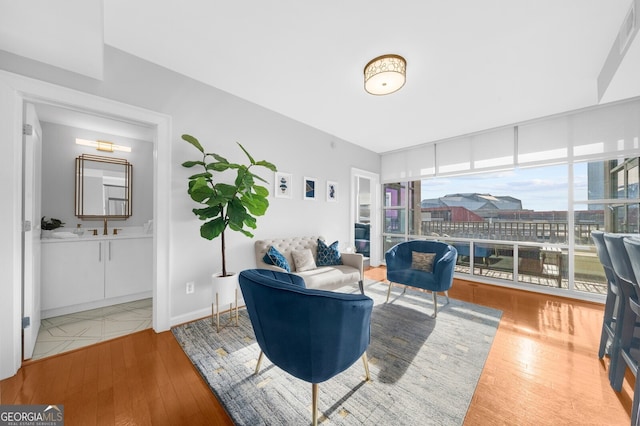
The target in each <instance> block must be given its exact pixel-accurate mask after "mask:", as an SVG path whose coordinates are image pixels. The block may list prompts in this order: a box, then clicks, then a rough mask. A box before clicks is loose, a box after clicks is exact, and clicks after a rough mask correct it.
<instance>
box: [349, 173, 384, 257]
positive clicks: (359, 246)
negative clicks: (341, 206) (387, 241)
mask: <svg viewBox="0 0 640 426" xmlns="http://www.w3.org/2000/svg"><path fill="white" fill-rule="evenodd" d="M351 188H352V190H351V213H350V217H351V222H350V223H351V228H352V232H351V238H352V243H351V244H352V246H353V247H354V248H355V251H356V253H361V254H362V255H363V256H364V257H365V264H368V265H369V266H379V265H380V258H381V254H380V242H379V239H380V237H379V235H380V232H379V228H380V226H379V223H380V212H379V210H380V195H379V193H380V178H379V176H378V174H376V173H372V172H369V171H366V170H361V169H356V168H353V169H351Z"/></svg>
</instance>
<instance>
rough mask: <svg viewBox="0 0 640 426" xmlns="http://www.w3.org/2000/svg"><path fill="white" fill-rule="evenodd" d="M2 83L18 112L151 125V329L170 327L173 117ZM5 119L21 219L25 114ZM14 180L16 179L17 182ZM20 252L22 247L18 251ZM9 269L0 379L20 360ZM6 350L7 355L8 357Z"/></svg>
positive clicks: (2, 74)
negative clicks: (48, 108)
mask: <svg viewBox="0 0 640 426" xmlns="http://www.w3.org/2000/svg"><path fill="white" fill-rule="evenodd" d="M0 82H1V83H4V85H7V86H8V87H10V88H11V89H13V90H14V91H15V98H14V99H13V100H12V103H13V104H14V105H15V106H16V109H17V107H18V105H19V110H20V111H22V105H23V104H24V102H32V103H36V104H37V103H49V104H53V105H57V106H61V107H65V108H71V109H76V110H80V111H85V112H88V113H92V114H96V115H100V116H105V117H108V118H112V119H119V120H125V121H133V122H136V123H138V124H142V125H147V126H150V127H152V128H154V129H155V137H154V140H153V144H154V148H153V159H154V164H153V178H154V184H153V195H154V197H153V216H154V227H153V232H154V234H153V329H154V330H155V331H156V332H161V331H166V330H169V328H170V305H169V290H170V288H169V277H170V267H169V264H170V262H169V260H170V244H169V243H170V225H171V218H170V193H171V132H172V129H171V116H169V115H167V114H163V113H159V112H155V111H151V110H147V109H144V108H140V107H137V106H134V105H129V104H125V103H122V102H118V101H114V100H111V99H106V98H102V97H99V96H96V95H92V94H88V93H84V92H80V91H77V90H74V89H69V88H66V87H62V86H58V85H55V84H51V83H47V82H44V81H41V80H36V79H32V78H29V77H25V76H22V75H19V74H14V73H11V72H7V71H4V70H0ZM9 119H10V120H13V124H12V133H13V137H12V138H11V139H12V140H11V142H12V143H13V145H14V147H13V148H12V149H11V151H13V150H16V151H19V152H14V159H18V160H19V161H17V162H16V163H17V164H18V165H19V166H17V168H18V170H15V168H14V170H13V171H12V174H14V176H12V188H10V191H11V192H12V194H11V195H12V196H11V199H12V200H14V202H12V209H13V217H19V218H20V217H21V205H20V204H21V203H16V202H15V200H16V199H18V200H21V199H22V194H21V193H20V192H21V188H22V178H21V173H22V154H21V152H22V149H21V146H22V120H23V117H22V114H21V113H20V114H17V113H16V114H13V117H10V118H9ZM8 125H11V124H8ZM16 157H19V158H16ZM14 161H15V160H14ZM16 163H14V164H16ZM13 183H17V185H16V184H13ZM14 192H17V193H14ZM14 225H19V224H14ZM17 231H19V229H18V230H17ZM12 232H13V231H12ZM13 244H15V243H13ZM21 252H22V250H21V247H20V251H19V253H21ZM19 261H20V264H21V261H22V259H21V258H20V259H19ZM14 263H15V261H14ZM9 273H10V278H11V290H12V291H11V302H10V303H11V306H10V309H9V310H8V312H3V313H0V323H4V324H7V327H10V328H12V329H11V330H7V329H4V328H2V329H0V335H7V336H8V335H11V339H10V341H5V343H6V344H7V347H6V348H7V351H6V352H5V351H4V350H3V351H2V353H0V379H3V378H5V377H10V376H12V375H14V374H15V373H16V372H17V370H18V368H19V367H20V360H21V359H22V341H21V340H22V339H21V334H22V333H21V330H20V329H18V330H15V329H14V328H15V327H20V326H21V323H22V321H21V315H22V298H21V297H20V294H21V292H22V273H21V268H20V267H18V268H16V267H15V265H14V267H13V268H11V271H10V272H9ZM3 320H7V321H3ZM0 327H4V326H0ZM3 346H4V343H3ZM9 352H10V353H11V356H7V355H9ZM7 374H8V375H7Z"/></svg>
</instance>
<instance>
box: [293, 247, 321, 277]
mask: <svg viewBox="0 0 640 426" xmlns="http://www.w3.org/2000/svg"><path fill="white" fill-rule="evenodd" d="M291 256H293V263H294V264H295V265H296V271H298V272H304V271H309V270H311V269H316V267H317V266H316V262H315V259H314V258H313V252H312V251H311V250H310V249H302V250H294V251H292V252H291Z"/></svg>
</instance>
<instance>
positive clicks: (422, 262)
mask: <svg viewBox="0 0 640 426" xmlns="http://www.w3.org/2000/svg"><path fill="white" fill-rule="evenodd" d="M435 257H436V254H435V253H420V252H417V251H412V252H411V269H419V270H420V271H426V272H433V259H435Z"/></svg>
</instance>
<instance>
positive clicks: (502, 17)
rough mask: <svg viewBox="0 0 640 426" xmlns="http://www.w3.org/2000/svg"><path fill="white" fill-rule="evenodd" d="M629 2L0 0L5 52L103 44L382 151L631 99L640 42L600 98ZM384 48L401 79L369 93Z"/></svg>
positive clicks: (87, 64) (92, 60) (41, 55)
mask: <svg viewBox="0 0 640 426" xmlns="http://www.w3.org/2000/svg"><path fill="white" fill-rule="evenodd" d="M54 4H55V5H54ZM631 4H632V0H563V1H557V0H536V1H531V0H483V1H478V0H457V1H453V2H445V1H435V0H423V1H417V0H397V1H395V2H392V3H390V2H387V1H385V2H383V1H380V0H367V1H365V0H351V1H346V2H345V1H339V0H325V1H322V2H310V1H306V2H301V1H295V0H271V1H268V2H267V1H257V0H253V1H251V0H246V1H237V2H221V1H217V0H182V1H180V2H176V1H169V0H162V1H159V0H136V1H131V0H67V1H65V2H63V3H61V2H51V1H49V0H27V1H20V2H16V1H10V0H0V49H2V50H6V51H9V52H12V53H16V54H20V55H22V56H26V57H30V58H33V59H37V60H40V61H43V62H47V63H51V64H52V65H55V66H59V67H62V68H65V69H69V70H72V71H74V72H78V73H81V74H85V75H89V76H91V77H93V78H98V79H100V78H102V60H103V58H102V52H103V47H104V45H105V44H106V45H109V46H113V47H115V48H117V49H120V50H123V51H125V52H128V53H130V54H133V55H135V56H138V57H141V58H143V59H146V60H148V61H151V62H154V63H156V64H158V65H161V66H163V67H166V68H169V69H172V70H175V71H177V72H179V73H182V74H184V75H187V76H189V77H192V78H194V79H197V80H200V81H202V82H204V83H207V84H209V85H211V86H214V87H217V88H219V89H221V90H224V91H226V92H229V93H232V94H234V95H237V96H239V97H241V98H244V99H246V100H248V101H251V102H254V103H256V104H258V105H262V106H264V107H266V108H269V109H271V110H273V111H276V112H279V113H281V114H283V115H285V116H287V117H290V118H292V119H295V120H298V121H300V122H303V123H306V124H308V125H310V126H313V127H315V128H318V129H321V130H323V131H325V132H327V133H329V134H331V135H334V136H335V137H338V138H341V139H344V140H347V141H349V142H352V143H355V144H357V145H361V146H363V147H366V148H368V149H371V150H373V151H375V152H380V153H381V152H387V151H392V150H395V149H401V148H404V147H408V146H413V145H418V144H422V143H426V142H431V141H434V140H439V139H444V138H448V137H453V136H457V135H461V134H466V133H471V132H476V131H481V130H485V129H489V128H493V127H499V126H503V125H508V124H512V123H517V122H520V121H525V120H529V119H533V118H537V117H542V116H546V115H550V114H555V113H561V112H564V111H569V110H573V109H578V108H582V107H588V106H592V105H596V104H598V103H599V102H609V101H614V100H618V99H625V98H629V97H633V96H639V95H640V79H638V78H637V76H638V75H640V41H638V39H640V37H635V40H633V42H632V44H631V47H630V48H629V51H628V52H627V54H626V55H625V57H624V59H623V61H622V64H621V65H620V67H619V68H618V69H617V72H615V74H614V77H613V79H612V81H611V84H610V85H609V86H607V91H606V92H605V93H604V96H603V98H602V100H599V99H598V85H597V79H598V75H599V74H600V71H601V70H602V68H603V66H604V64H605V60H606V58H607V55H608V54H609V51H610V50H611V49H612V46H614V42H615V41H616V38H617V35H618V31H619V29H620V28H621V26H622V23H623V21H624V19H625V16H626V15H627V13H628V11H629V7H630V6H631ZM639 12H640V11H639ZM25 16H29V17H30V19H29V20H28V22H30V23H34V25H30V26H29V27H30V28H29V31H25V25H24V17H25ZM52 17H53V18H52ZM79 34H81V35H82V36H81V37H79ZM385 53H395V54H399V55H402V56H404V57H405V58H406V60H407V83H406V85H405V86H404V87H403V88H402V89H401V90H400V91H398V92H396V93H394V94H391V95H388V96H372V95H369V94H367V93H366V92H365V91H364V89H363V67H364V65H365V64H366V63H367V62H368V61H369V60H370V59H372V58H373V57H375V56H379V55H381V54H385Z"/></svg>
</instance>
